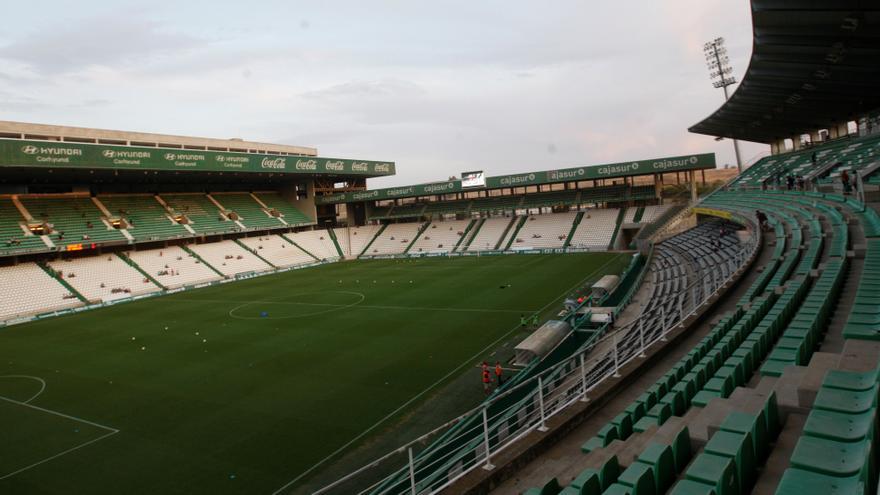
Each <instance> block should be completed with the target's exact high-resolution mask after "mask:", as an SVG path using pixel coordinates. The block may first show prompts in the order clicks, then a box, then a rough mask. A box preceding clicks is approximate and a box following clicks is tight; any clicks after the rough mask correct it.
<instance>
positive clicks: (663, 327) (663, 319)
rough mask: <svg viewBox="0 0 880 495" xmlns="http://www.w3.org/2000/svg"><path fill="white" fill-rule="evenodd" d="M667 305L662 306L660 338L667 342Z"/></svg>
mask: <svg viewBox="0 0 880 495" xmlns="http://www.w3.org/2000/svg"><path fill="white" fill-rule="evenodd" d="M666 328H667V327H666V306H660V340H661V341H663V342H666Z"/></svg>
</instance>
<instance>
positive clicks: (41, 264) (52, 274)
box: [37, 261, 89, 304]
mask: <svg viewBox="0 0 880 495" xmlns="http://www.w3.org/2000/svg"><path fill="white" fill-rule="evenodd" d="M37 266H39V267H40V268H42V269H43V271H44V272H46V273H47V274H48V275H49V276H50V277H52V278H54V279H55V280H57V281H58V283H60V284H61V285H63V286H64V288H65V289H67V290H68V291H70V293H71V294H73V295H74V296H76V298H77V299H79V300H80V301H82V302H83V303H84V304H88V303H89V300H88V299H86V298H85V296H83V295H82V294H80V293H79V291H78V290H76V289H74V288H73V286H72V285H70V284H68V283H67V280H64V279H63V278H62V277H59V276H58V274H57V273H55V270H53V269H51V268H50V267H49V265H47V264H46V262H45V261H38V262H37Z"/></svg>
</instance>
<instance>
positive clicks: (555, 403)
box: [276, 216, 762, 495]
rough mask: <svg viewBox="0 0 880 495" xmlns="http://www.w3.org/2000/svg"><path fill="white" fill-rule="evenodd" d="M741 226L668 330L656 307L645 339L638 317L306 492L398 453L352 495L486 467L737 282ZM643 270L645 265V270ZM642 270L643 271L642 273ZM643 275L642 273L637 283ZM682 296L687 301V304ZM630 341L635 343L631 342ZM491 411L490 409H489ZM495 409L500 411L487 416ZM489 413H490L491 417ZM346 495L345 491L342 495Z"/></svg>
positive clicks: (752, 253) (757, 241)
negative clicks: (721, 267)
mask: <svg viewBox="0 0 880 495" xmlns="http://www.w3.org/2000/svg"><path fill="white" fill-rule="evenodd" d="M745 223H746V227H747V228H749V229H750V230H751V232H752V235H751V236H750V238H749V240H748V242H746V243H745V244H744V245H743V246H742V248H741V249H740V250H739V251H738V252H737V253H736V255H735V256H734V257H733V258H732V259H730V260H729V264H728V268H729V270H727V273H728V275H727V277H726V278H724V279H722V278H721V276H715V275H714V273H715V272H713V276H712V277H703V278H702V279H697V280H694V281H693V282H692V283H690V284H688V285H687V286H686V287H685V288H684V289H683V291H681V292H680V293H679V295H678V296H677V299H678V308H677V309H678V311H677V317H676V314H675V313H673V314H672V315H671V316H672V318H671V320H672V323H671V324H670V323H669V320H670V319H669V318H668V316H670V315H667V314H666V312H665V307H664V308H663V309H661V317H662V318H661V320H660V321H659V331H655V332H654V333H652V334H651V335H650V336H649V335H648V334H647V332H648V331H651V329H650V328H646V324H645V320H646V319H645V318H640V319H639V320H638V321H634V322H632V323H630V324H628V325H626V326H624V327H622V328H621V329H619V330H618V331H616V332H614V333H613V334H609V335H605V336H603V337H602V338H599V339H596V340H595V341H593V342H592V343H591V344H589V345H587V346H586V347H585V348H582V349H580V350H578V351H577V352H576V353H575V354H573V355H572V356H571V357H569V358H567V359H564V360H562V361H561V362H559V363H557V364H555V365H553V366H550V367H548V368H547V369H545V370H542V371H540V372H537V373H536V374H535V375H534V376H532V377H530V378H529V379H527V380H524V381H523V382H521V383H517V384H515V385H514V386H512V387H511V388H509V389H503V390H500V391H496V393H494V394H493V395H492V396H491V397H490V398H489V399H487V400H486V401H485V402H484V403H483V404H481V405H480V406H478V407H476V408H473V409H471V410H470V411H468V412H467V413H465V414H462V415H460V416H458V417H456V418H454V419H452V420H451V421H448V422H446V423H444V424H443V425H441V426H439V427H437V428H435V429H433V430H431V431H430V432H428V433H426V434H424V435H422V436H420V437H419V438H417V439H415V440H413V441H411V442H408V443H406V444H404V445H402V446H401V447H399V448H397V449H395V450H394V451H392V452H389V453H387V454H385V455H384V456H382V457H380V458H378V459H376V460H374V461H372V462H370V463H369V464H367V465H365V466H363V467H361V468H360V469H358V470H356V471H353V472H351V473H349V474H348V475H346V476H344V477H343V478H340V479H338V480H337V481H335V482H333V483H331V484H329V485H326V486H324V487H323V488H321V489H319V490H317V491H315V492H314V494H316V495H317V494H325V493H330V492H332V491H333V490H334V489H336V488H339V487H342V486H345V484H346V483H350V482H352V481H353V480H355V479H356V478H357V477H359V476H361V475H363V474H365V473H368V472H370V471H372V470H373V469H375V468H376V467H377V466H379V465H380V464H382V463H383V462H390V460H391V459H395V458H396V457H397V456H402V455H403V453H407V454H408V460H407V462H406V463H405V464H406V465H405V466H404V467H401V468H399V469H397V470H394V471H393V472H392V473H391V474H390V475H388V476H385V477H383V478H382V479H381V480H379V481H377V482H371V483H370V484H369V486H366V487H364V486H363V485H360V486H359V487H358V489H359V490H361V491H359V492H358V493H362V494H364V493H377V494H386V493H413V494H415V493H435V492H437V491H439V490H442V489H443V488H446V487H448V486H450V485H451V484H452V483H454V482H455V481H456V480H458V479H460V478H461V477H463V476H464V475H466V474H467V473H469V472H471V471H472V470H474V469H477V468H479V467H484V468H486V469H490V468H491V467H492V465H491V460H492V458H493V457H494V456H496V455H497V454H498V453H499V452H501V451H504V450H505V449H507V448H509V447H510V446H511V445H513V443H514V442H516V441H517V440H519V439H521V438H523V437H524V436H525V435H527V434H529V433H531V432H532V431H535V430H541V429H544V428H545V427H546V421H547V420H548V419H549V418H552V417H554V416H555V415H557V414H559V413H560V412H561V411H563V410H565V409H566V408H567V407H568V406H570V405H571V404H574V403H576V402H579V401H584V400H589V399H588V394H589V393H590V392H591V391H593V390H595V389H596V387H598V386H600V385H601V384H603V383H605V382H606V381H607V380H609V379H612V378H615V377H618V376H620V375H619V370H620V369H621V368H622V367H624V366H626V365H627V364H629V363H631V362H633V361H634V360H637V359H641V358H642V356H644V355H645V350H646V348H648V347H650V346H652V345H654V344H656V343H658V342H661V341H665V340H666V336H667V335H668V333H669V332H670V331H671V330H672V329H674V328H675V327H677V326H679V325H681V324H682V322H684V321H685V320H686V319H687V318H690V317H691V316H694V315H696V314H698V313H699V312H700V311H701V309H702V308H703V306H704V305H705V304H707V303H708V301H709V300H710V299H711V298H712V297H714V296H716V295H717V294H718V293H719V291H721V290H722V289H723V288H724V287H726V286H727V284H728V283H730V282H731V281H733V280H735V279H736V278H738V277H739V275H740V274H741V272H742V271H743V270H744V269H745V267H746V266H748V265H750V264H751V262H752V261H753V260H754V259H755V257H756V255H757V251H758V247H759V246H760V245H761V243H762V234H761V229H760V228H758V224H757V221H756V220H755V219H754V218H752V217H751V216H749V217H747V218H745ZM648 266H649V265H647V264H646V267H648ZM644 272H647V268H646V269H645V270H644ZM643 277H644V274H643V275H642V276H641V277H640V278H641V279H643ZM640 281H641V280H640ZM639 285H640V284H639ZM687 295H692V297H691V298H688V297H687ZM687 299H690V306H689V307H686V306H685V304H684V303H685V300H687ZM653 316H654V318H655V319H654V320H651V325H653V324H655V323H658V322H657V320H656V317H657V314H656V313H655V314H654V315H653ZM636 338H637V339H638V340H635V339H636ZM633 342H637V345H632V344H633ZM627 346H628V347H627ZM597 349H604V351H605V352H604V353H602V354H600V355H596V356H594V355H592V352H593V351H595V350H597ZM588 365H589V366H588ZM588 370H589V371H588ZM514 394H525V395H524V396H523V397H522V398H520V399H519V400H514V401H513V404H509V405H508V404H506V401H509V400H511V399H514V398H515V397H514ZM503 401H504V402H503ZM493 406H498V407H496V408H493ZM498 408H500V409H499V410H494V409H498ZM514 408H516V409H514ZM490 409H493V411H492V413H491V414H490V412H489V411H490ZM456 425H462V426H466V428H464V429H463V430H461V431H455V432H454V434H453V435H452V436H448V437H447V438H445V439H444V442H443V443H442V444H440V445H435V443H436V441H435V443H434V444H431V446H429V447H428V448H427V449H425V450H423V451H422V452H421V453H420V454H419V455H414V450H415V449H417V448H418V447H419V446H420V445H422V444H424V443H425V442H427V441H428V440H430V439H431V438H433V437H435V436H437V435H438V434H440V433H441V432H444V431H446V432H447V433H446V434H449V433H451V432H452V430H451V428H452V427H454V426H456ZM453 429H454V428H453ZM444 446H446V448H444ZM426 452H431V453H433V454H435V455H434V456H433V457H432V456H425V455H423V454H425V453H426ZM284 488H287V487H284ZM280 491H281V490H279V492H280ZM276 493H278V492H276ZM346 493H350V490H347V491H346Z"/></svg>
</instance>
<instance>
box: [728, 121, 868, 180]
mask: <svg viewBox="0 0 880 495" xmlns="http://www.w3.org/2000/svg"><path fill="white" fill-rule="evenodd" d="M814 153H815V155H816V165H815V166H814V165H813V161H812V157H813V154H814ZM878 156H880V136H876V135H875V136H868V137H864V138H849V139H839V140H836V141H832V142H830V143H827V144H822V145H819V146H815V147H811V148H807V149H805V150H802V151H795V152H792V153H785V154H781V155H773V156H769V157H766V158H763V159H761V160H760V161H758V162H757V163H755V164H754V165H752V166H751V167H749V169H748V170H746V171H745V172H743V174H742V175H741V176H739V177H738V178H737V179H736V181H735V182H734V183H733V184H732V186H733V187H742V188H758V189H760V188H761V187H762V185H767V186H777V187H786V186H787V184H786V178H787V177H788V176H789V175H791V176H792V177H794V178H799V177H803V178H804V179H805V180H807V181H808V182H812V183H814V184H815V185H816V186H817V187H818V188H819V189H820V190H821V191H823V192H833V191H835V190H836V191H841V189H842V185H841V184H840V183H839V180H836V179H838V178H839V177H840V174H841V173H842V172H843V171H844V170H847V171H848V172H849V173H850V174H853V172H858V171H861V170H863V169H865V168H867V167H868V166H869V165H872V164H874V163H876V162H877V160H878ZM878 179H880V176H878V175H876V174H873V175H872V176H871V177H868V181H867V182H868V183H872V184H873V183H880V180H878Z"/></svg>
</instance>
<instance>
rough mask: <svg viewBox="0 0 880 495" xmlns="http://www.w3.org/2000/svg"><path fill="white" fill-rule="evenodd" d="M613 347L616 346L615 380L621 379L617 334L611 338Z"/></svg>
mask: <svg viewBox="0 0 880 495" xmlns="http://www.w3.org/2000/svg"><path fill="white" fill-rule="evenodd" d="M611 345H612V346H614V378H620V361H619V359H618V356H617V334H614V335H612V336H611Z"/></svg>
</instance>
